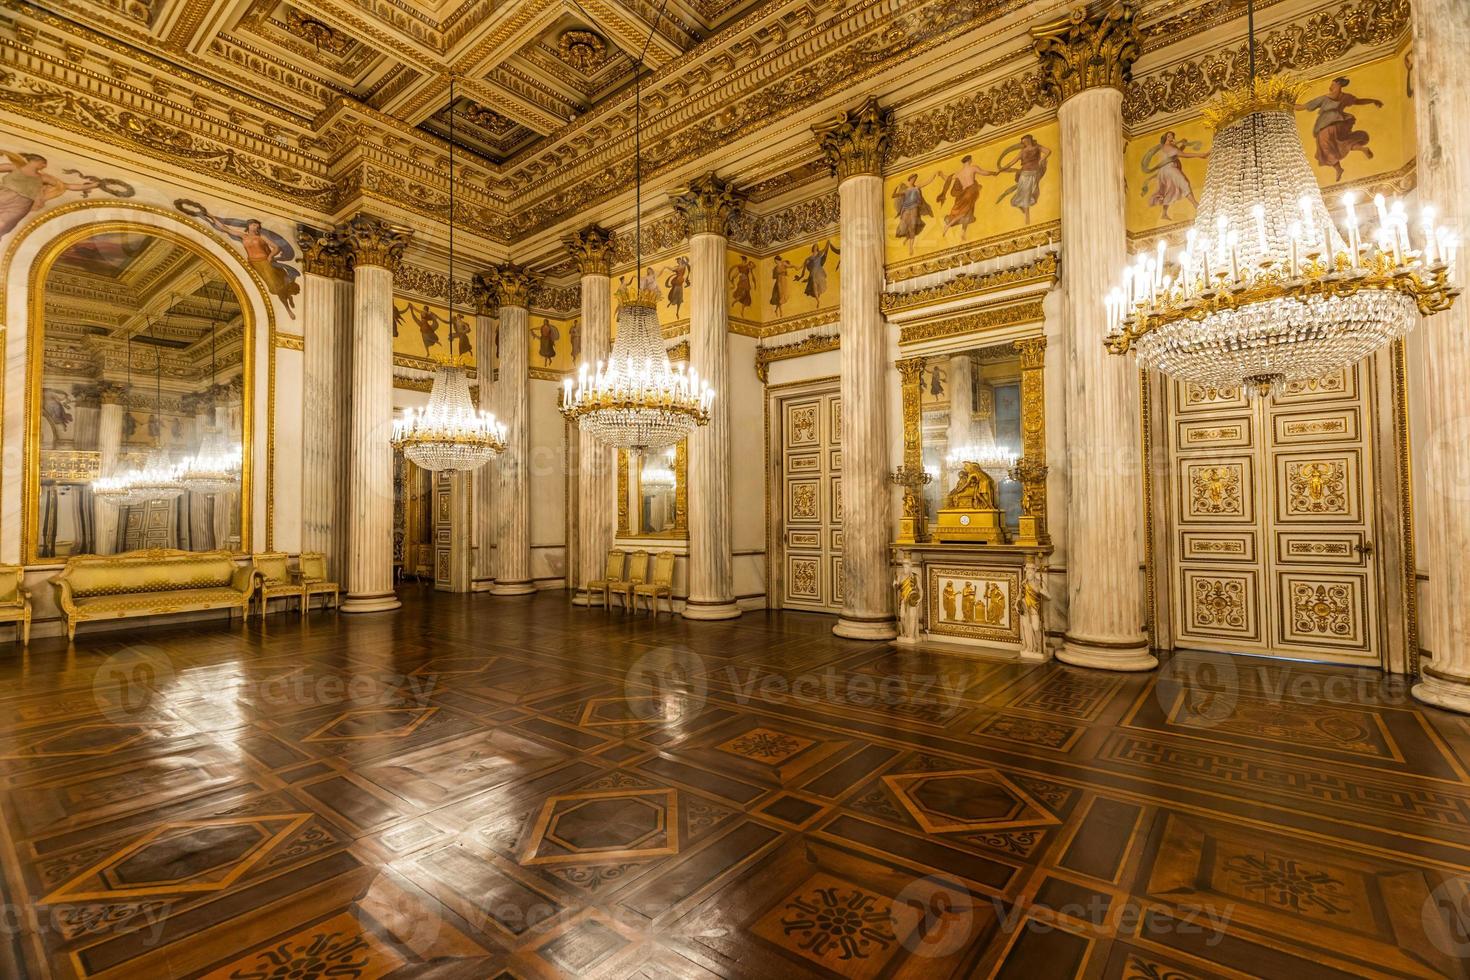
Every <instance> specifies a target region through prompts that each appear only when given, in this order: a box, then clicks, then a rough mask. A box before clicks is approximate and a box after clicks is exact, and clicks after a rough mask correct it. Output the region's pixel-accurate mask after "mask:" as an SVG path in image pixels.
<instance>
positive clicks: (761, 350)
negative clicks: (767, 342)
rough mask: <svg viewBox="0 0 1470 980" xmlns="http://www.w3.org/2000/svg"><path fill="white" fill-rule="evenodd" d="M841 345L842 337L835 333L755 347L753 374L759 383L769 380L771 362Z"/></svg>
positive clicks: (804, 355)
mask: <svg viewBox="0 0 1470 980" xmlns="http://www.w3.org/2000/svg"><path fill="white" fill-rule="evenodd" d="M841 346H842V339H841V338H840V337H838V336H837V335H836V334H831V335H826V336H823V335H814V336H811V337H805V338H803V339H801V340H798V341H794V342H792V343H789V344H778V345H776V346H774V347H757V348H756V349H755V376H756V377H757V378H760V380H761V384H766V383H767V382H768V381H769V380H770V373H771V364H772V362H774V361H785V360H789V359H791V358H793V357H807V356H809V355H812V354H821V353H823V352H825V351H831V350H837V349H838V348H840V347H841Z"/></svg>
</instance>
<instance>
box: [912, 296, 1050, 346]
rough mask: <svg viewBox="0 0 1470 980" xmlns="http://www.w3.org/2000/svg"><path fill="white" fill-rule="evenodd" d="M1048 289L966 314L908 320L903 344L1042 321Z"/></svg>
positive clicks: (986, 331)
mask: <svg viewBox="0 0 1470 980" xmlns="http://www.w3.org/2000/svg"><path fill="white" fill-rule="evenodd" d="M1045 295H1046V293H1045V292H1040V293H1032V294H1029V295H1026V296H1021V297H1018V298H1017V299H1016V300H1014V301H1012V302H1009V303H1006V304H1005V305H1003V306H994V307H990V308H989V309H984V310H980V311H978V312H975V313H966V314H964V315H963V316H953V317H947V318H945V319H942V320H920V321H916V322H913V323H906V324H904V325H903V326H902V327H900V328H899V333H898V343H899V346H906V345H908V344H916V343H919V342H920V341H925V340H940V339H943V338H945V337H960V336H964V335H965V334H972V333H988V332H989V331H992V330H1003V329H1005V328H1006V327H1018V326H1022V325H1023V324H1027V323H1040V322H1041V321H1042V320H1043V319H1045V314H1044V313H1043V312H1042V306H1041V301H1042V299H1043V298H1044V297H1045Z"/></svg>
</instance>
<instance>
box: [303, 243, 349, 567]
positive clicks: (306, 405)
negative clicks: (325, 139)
mask: <svg viewBox="0 0 1470 980" xmlns="http://www.w3.org/2000/svg"><path fill="white" fill-rule="evenodd" d="M296 240H297V242H298V243H299V244H300V246H301V267H302V275H301V324H302V333H303V335H304V340H305V342H306V351H305V354H304V360H303V365H302V385H301V550H302V551H319V552H321V553H322V554H324V555H326V556H327V561H328V564H329V566H330V567H329V568H328V571H329V573H330V574H332V575H341V574H342V569H343V567H344V564H345V562H346V556H347V554H346V553H347V549H346V534H345V531H344V529H343V526H344V524H345V522H346V517H347V494H345V493H343V489H344V487H343V483H344V479H345V474H346V467H345V465H344V463H343V458H344V455H345V453H344V448H345V443H346V441H347V438H346V437H347V419H346V418H345V415H346V414H347V413H346V412H344V411H343V409H344V408H346V407H347V406H348V403H347V401H346V400H345V399H344V398H343V397H342V394H343V391H344V384H343V382H344V381H346V380H347V372H346V371H344V370H343V368H344V366H345V365H346V363H347V362H348V361H349V360H350V358H349V357H348V356H347V353H346V349H347V346H348V344H349V342H350V339H351V334H352V309H353V296H352V286H351V280H352V262H351V252H350V251H349V250H348V249H347V248H346V246H345V243H344V242H343V240H342V238H341V237H340V236H338V235H336V234H332V233H330V232H322V231H319V230H317V229H315V228H310V227H308V226H306V225H299V226H297V229H296Z"/></svg>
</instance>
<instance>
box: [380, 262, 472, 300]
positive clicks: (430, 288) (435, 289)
mask: <svg viewBox="0 0 1470 980" xmlns="http://www.w3.org/2000/svg"><path fill="white" fill-rule="evenodd" d="M393 289H394V290H395V291H397V292H404V293H412V294H414V295H415V296H422V297H424V298H425V299H442V300H446V301H447V300H448V299H449V277H448V276H447V275H445V274H444V273H442V272H434V271H433V270H431V269H425V268H422V267H420V266H416V265H410V264H408V263H407V262H401V263H399V265H398V271H397V272H395V273H394V274H393ZM454 302H455V304H456V305H464V306H473V305H474V302H475V299H474V287H473V284H472V283H471V282H470V280H468V279H456V280H454Z"/></svg>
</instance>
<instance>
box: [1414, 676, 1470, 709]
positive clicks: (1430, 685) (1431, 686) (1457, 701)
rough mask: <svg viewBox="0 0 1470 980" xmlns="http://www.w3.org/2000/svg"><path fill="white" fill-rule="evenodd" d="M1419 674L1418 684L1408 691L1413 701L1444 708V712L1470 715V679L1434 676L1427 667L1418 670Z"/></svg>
mask: <svg viewBox="0 0 1470 980" xmlns="http://www.w3.org/2000/svg"><path fill="white" fill-rule="evenodd" d="M1419 673H1420V678H1419V683H1417V684H1415V685H1414V687H1413V689H1412V690H1411V691H1410V693H1411V694H1413V695H1414V700H1416V701H1423V702H1424V703H1425V704H1432V705H1434V706H1435V707H1436V708H1444V709H1445V710H1446V711H1458V712H1460V713H1461V714H1470V677H1467V678H1459V677H1453V676H1449V675H1445V674H1436V673H1435V672H1434V669H1433V668H1432V667H1428V666H1425V667H1422V668H1420V671H1419Z"/></svg>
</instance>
